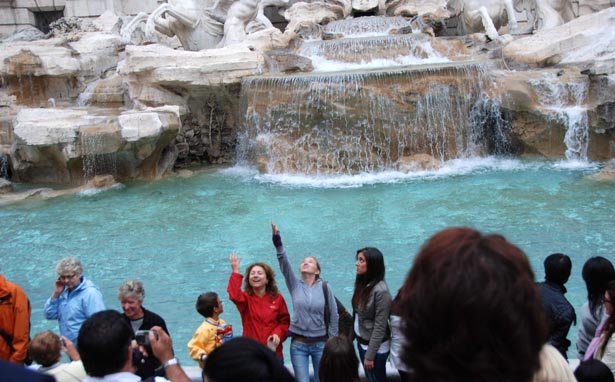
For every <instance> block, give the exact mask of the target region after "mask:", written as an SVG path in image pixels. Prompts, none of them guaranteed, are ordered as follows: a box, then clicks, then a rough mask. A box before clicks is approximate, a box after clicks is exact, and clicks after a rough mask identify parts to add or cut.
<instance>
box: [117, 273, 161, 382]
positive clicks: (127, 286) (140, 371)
mask: <svg viewBox="0 0 615 382" xmlns="http://www.w3.org/2000/svg"><path fill="white" fill-rule="evenodd" d="M117 299H118V300H119V301H120V303H121V305H122V310H123V311H124V314H122V317H123V318H124V320H125V321H126V322H127V323H128V324H129V325H130V327H131V328H132V331H133V333H136V332H137V331H138V330H150V329H151V328H152V327H153V326H160V327H161V328H162V330H164V331H165V332H166V333H167V334H169V330H168V329H167V324H166V323H165V322H164V319H162V317H160V316H159V315H157V314H156V313H154V312H151V311H149V310H147V309H145V308H144V307H143V300H144V299H145V289H144V288H143V283H142V282H141V281H139V280H126V281H124V282H123V283H122V285H121V286H120V289H118V291H117ZM149 354H150V355H151V354H152V353H149ZM140 355H141V353H138V354H137V353H134V354H133V357H135V356H136V357H139V359H137V360H135V364H136V365H137V372H136V373H135V374H137V375H138V376H140V377H141V378H142V379H144V380H145V379H146V378H149V377H152V376H164V369H163V368H162V365H161V364H160V361H158V360H157V359H156V357H152V356H150V357H147V358H142V357H140Z"/></svg>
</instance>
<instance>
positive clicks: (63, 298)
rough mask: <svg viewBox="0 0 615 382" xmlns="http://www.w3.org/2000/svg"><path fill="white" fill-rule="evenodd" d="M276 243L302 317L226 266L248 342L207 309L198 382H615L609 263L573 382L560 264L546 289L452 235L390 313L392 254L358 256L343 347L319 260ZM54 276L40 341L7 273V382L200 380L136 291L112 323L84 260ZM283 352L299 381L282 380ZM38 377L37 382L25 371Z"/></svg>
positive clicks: (432, 251) (421, 259)
mask: <svg viewBox="0 0 615 382" xmlns="http://www.w3.org/2000/svg"><path fill="white" fill-rule="evenodd" d="M271 228H272V242H273V246H274V248H275V254H276V258H277V260H278V266H279V268H280V271H281V273H282V275H283V277H284V281H285V284H286V287H287V288H288V291H289V294H290V296H291V303H292V307H293V315H292V317H291V315H290V314H289V310H288V307H287V304H286V301H285V299H284V298H283V296H282V294H281V293H280V291H279V290H278V287H277V284H276V280H275V277H274V275H275V273H274V271H273V269H272V268H271V266H269V265H268V264H267V262H256V263H253V264H250V265H248V266H247V267H246V269H245V272H244V273H242V272H241V259H240V257H239V256H238V255H237V254H235V253H233V254H231V255H230V256H229V263H230V268H231V273H230V277H229V281H228V287H227V293H228V296H229V299H230V301H232V302H233V304H234V305H235V307H236V309H237V310H238V311H239V314H240V317H241V323H242V328H243V331H242V333H241V335H239V334H237V333H235V334H233V329H232V325H230V324H228V323H227V322H225V320H224V319H223V318H222V317H221V315H222V313H223V312H224V307H223V305H222V301H221V300H220V298H219V295H218V293H216V292H207V293H203V294H201V295H199V296H198V298H197V301H196V304H195V308H196V310H197V312H198V313H199V314H201V315H202V316H203V319H204V320H203V322H202V323H201V325H200V326H198V327H197V328H196V330H195V332H194V336H193V337H192V339H191V340H190V341H189V342H188V344H187V348H188V354H189V356H190V358H191V359H193V360H194V361H196V362H197V364H198V365H199V366H200V367H201V369H202V379H203V381H208V382H228V381H248V380H249V381H257V382H258V381H263V382H265V381H281V382H285V381H289V382H290V381H297V382H309V381H310V380H313V381H315V382H357V381H358V380H359V369H360V368H362V369H363V372H364V375H365V378H366V379H367V380H368V381H369V382H384V381H386V380H387V362H390V363H391V365H392V366H393V367H394V368H395V369H397V370H398V372H399V379H400V380H401V381H403V382H407V381H412V382H440V381H442V382H444V381H498V382H507V381H510V382H564V381H570V382H572V381H578V382H615V381H614V375H615V336H614V335H613V334H614V333H615V313H614V307H613V301H614V299H615V268H614V267H613V264H612V263H611V262H610V261H609V260H608V259H605V258H603V257H592V258H590V259H588V260H587V261H586V262H585V264H584V266H583V269H582V276H583V280H584V281H585V284H586V288H587V302H585V303H584V304H583V306H582V307H581V309H580V320H579V324H578V327H579V330H578V335H577V342H576V355H577V357H575V358H578V359H579V361H580V363H579V365H578V367H577V368H576V369H575V370H574V373H573V371H572V368H571V367H570V364H569V363H568V359H567V355H568V353H569V351H570V350H569V347H570V345H571V343H570V341H569V340H568V339H567V337H568V334H569V331H570V328H571V327H572V326H573V325H575V324H576V323H577V317H576V315H575V309H574V307H573V306H572V305H571V304H570V302H569V301H568V300H567V299H566V297H565V294H566V292H567V291H566V287H565V284H566V283H567V281H568V279H569V277H570V275H571V272H572V261H571V259H570V257H568V256H566V255H565V254H561V253H554V254H551V255H548V256H546V258H545V260H544V274H545V277H544V281H541V282H536V278H535V275H534V273H533V271H532V269H531V267H530V264H529V261H528V258H527V256H526V255H525V253H523V251H522V250H521V249H519V248H518V247H517V246H515V245H514V244H513V243H510V242H509V241H508V240H507V239H506V238H504V237H503V236H501V235H497V234H484V233H481V232H479V231H477V230H474V229H470V228H448V229H444V230H442V231H440V232H438V233H436V234H435V235H434V236H432V237H431V238H429V239H428V240H427V241H426V242H425V243H424V244H423V246H422V247H421V249H420V251H419V253H418V254H417V255H416V257H415V259H414V262H413V264H412V266H411V267H410V270H409V272H408V274H407V276H406V279H405V281H404V283H403V285H402V286H401V288H400V289H399V290H398V291H397V293H396V295H395V297H394V298H393V296H392V295H391V293H390V291H389V289H388V286H387V283H386V281H385V264H384V255H383V253H382V252H381V251H380V250H378V249H377V248H374V247H365V248H361V249H359V250H357V252H356V256H355V268H356V275H355V282H354V291H353V295H352V299H351V302H350V303H351V304H350V306H351V308H352V309H351V311H352V312H353V313H352V323H351V326H352V328H351V332H350V334H349V335H346V334H345V333H342V331H341V325H340V324H339V321H340V320H341V317H342V315H340V314H339V313H340V312H342V311H344V309H345V308H343V306H341V305H340V303H339V301H337V300H336V298H335V296H334V294H333V291H332V289H331V287H330V286H329V285H328V283H327V282H326V281H324V280H323V279H322V278H321V272H322V270H321V267H320V263H319V261H318V259H317V258H316V257H314V256H312V255H310V256H307V257H305V258H304V259H303V260H302V261H301V263H300V264H299V272H298V273H295V272H294V270H293V266H292V265H291V263H290V261H289V258H288V256H287V253H286V248H285V247H284V245H283V244H282V237H281V234H280V231H279V229H278V227H277V226H276V225H275V224H273V223H272V224H271ZM56 272H57V273H58V278H57V280H56V281H55V285H54V288H53V291H52V294H51V296H50V298H49V299H48V300H47V301H46V302H45V306H44V314H45V317H46V318H47V319H53V320H58V324H59V325H58V326H59V334H56V333H54V332H52V331H49V330H47V331H44V332H41V333H36V334H34V333H30V325H29V323H30V315H31V307H30V303H29V300H28V297H27V295H26V293H25V292H24V291H23V289H22V288H20V287H19V286H18V285H15V284H14V283H12V282H10V281H8V280H6V279H5V278H4V276H3V275H2V274H0V375H2V376H3V378H2V380H3V381H8V382H11V381H53V380H56V381H57V382H77V381H83V382H97V381H106V382H129V381H158V382H163V381H171V382H187V381H190V378H189V377H188V376H187V375H186V373H185V371H184V369H183V368H182V367H181V366H180V364H179V360H178V358H177V357H176V356H175V354H174V351H173V346H172V340H171V336H170V334H169V331H168V329H167V327H166V324H165V321H164V319H163V318H162V317H160V316H159V315H157V314H156V313H154V312H151V311H149V310H147V309H146V308H145V307H144V306H143V302H144V299H145V289H144V287H143V283H142V282H140V281H138V280H127V281H125V282H124V283H123V284H122V285H121V286H120V287H119V290H118V293H117V298H118V300H119V301H120V304H121V308H122V312H118V311H115V310H107V309H106V307H105V304H104V302H103V298H102V294H101V293H100V291H99V289H98V288H97V287H96V286H95V285H94V284H93V283H92V281H90V280H89V279H87V278H86V277H85V275H84V271H83V267H82V265H81V262H80V261H79V260H78V259H74V258H65V259H62V260H60V262H59V263H58V264H57V266H56ZM338 307H339V308H338ZM31 334H34V335H33V336H32V337H31ZM287 339H289V341H288V342H289V345H288V346H290V358H291V359H290V363H291V365H292V371H293V372H292V373H291V371H290V370H289V369H288V368H286V367H285V366H284V359H283V344H284V343H285V342H287ZM353 342H354V343H355V345H353ZM355 346H356V347H355ZM62 353H65V354H66V355H67V356H68V358H69V359H70V362H62V358H63V356H62ZM31 363H32V364H33V365H35V366H36V368H37V369H36V371H34V370H33V367H32V366H30V367H29V368H26V367H24V366H25V365H29V364H31ZM310 363H311V366H312V370H313V373H312V375H310V367H309V366H310Z"/></svg>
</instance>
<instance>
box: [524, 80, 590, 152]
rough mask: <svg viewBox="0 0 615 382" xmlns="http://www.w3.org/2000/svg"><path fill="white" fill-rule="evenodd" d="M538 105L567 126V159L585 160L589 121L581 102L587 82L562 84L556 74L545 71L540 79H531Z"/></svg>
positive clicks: (586, 89)
mask: <svg viewBox="0 0 615 382" xmlns="http://www.w3.org/2000/svg"><path fill="white" fill-rule="evenodd" d="M530 84H531V85H532V86H533V87H534V89H535V91H536V94H537V96H538V99H539V102H540V104H541V105H542V106H543V108H544V109H546V110H549V111H551V113H552V116H553V119H554V120H555V121H557V122H559V123H561V124H563V125H564V126H566V127H567V130H566V135H565V137H564V143H565V144H566V159H568V160H583V161H584V160H587V147H588V144H589V121H588V116H587V109H586V108H585V107H584V103H585V101H586V99H587V94H588V89H589V84H588V83H587V81H582V82H571V83H564V82H562V81H559V80H557V77H556V75H553V74H545V75H544V77H543V79H542V80H532V81H530Z"/></svg>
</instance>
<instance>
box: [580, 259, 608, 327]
mask: <svg viewBox="0 0 615 382" xmlns="http://www.w3.org/2000/svg"><path fill="white" fill-rule="evenodd" d="M582 275H583V280H584V281H585V286H586V288H587V301H588V302H589V310H590V312H591V313H592V315H593V316H594V318H599V317H597V311H598V309H599V308H600V307H601V306H602V299H603V297H604V291H605V290H606V284H607V283H608V282H609V281H611V280H615V268H613V263H611V262H610V261H609V260H608V259H605V258H604V257H602V256H594V257H591V258H589V259H588V260H587V261H586V262H585V264H584V265H583V271H582Z"/></svg>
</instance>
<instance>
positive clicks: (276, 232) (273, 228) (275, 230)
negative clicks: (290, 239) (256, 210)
mask: <svg viewBox="0 0 615 382" xmlns="http://www.w3.org/2000/svg"><path fill="white" fill-rule="evenodd" d="M271 234H272V235H279V234H280V231H279V230H278V226H277V225H275V223H274V222H271Z"/></svg>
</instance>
